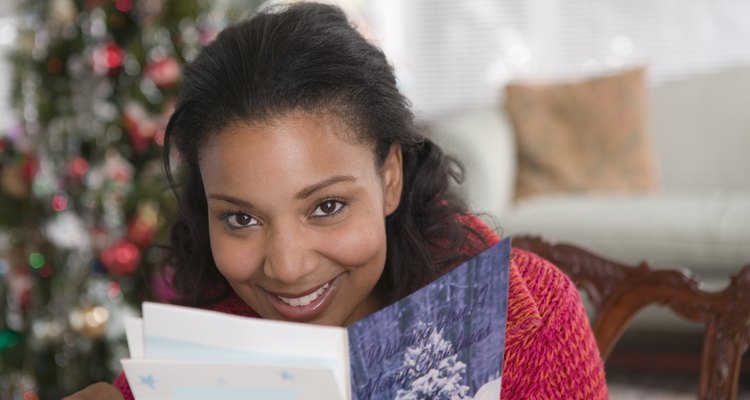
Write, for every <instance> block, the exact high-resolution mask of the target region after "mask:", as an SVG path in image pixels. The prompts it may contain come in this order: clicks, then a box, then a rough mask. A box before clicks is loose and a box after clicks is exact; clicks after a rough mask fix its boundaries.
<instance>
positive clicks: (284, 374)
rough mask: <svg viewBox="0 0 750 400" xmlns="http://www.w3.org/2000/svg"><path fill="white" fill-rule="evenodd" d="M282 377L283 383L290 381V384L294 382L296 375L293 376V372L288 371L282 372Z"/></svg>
mask: <svg viewBox="0 0 750 400" xmlns="http://www.w3.org/2000/svg"><path fill="white" fill-rule="evenodd" d="M280 375H281V380H282V381H289V382H292V381H294V375H292V374H291V372H289V371H287V370H283V371H281V374H280Z"/></svg>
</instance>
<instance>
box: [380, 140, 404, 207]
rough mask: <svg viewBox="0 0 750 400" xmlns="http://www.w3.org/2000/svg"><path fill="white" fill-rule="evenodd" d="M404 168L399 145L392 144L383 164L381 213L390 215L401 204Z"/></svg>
mask: <svg viewBox="0 0 750 400" xmlns="http://www.w3.org/2000/svg"><path fill="white" fill-rule="evenodd" d="M403 175H404V166H403V160H402V156H401V145H400V144H396V143H394V144H392V145H391V148H390V149H389V150H388V156H386V158H385V161H384V162H383V172H382V176H383V200H384V203H383V211H384V212H385V215H386V216H388V215H391V214H392V213H393V212H394V211H396V209H397V208H398V205H399V204H400V202H401V191H402V190H403Z"/></svg>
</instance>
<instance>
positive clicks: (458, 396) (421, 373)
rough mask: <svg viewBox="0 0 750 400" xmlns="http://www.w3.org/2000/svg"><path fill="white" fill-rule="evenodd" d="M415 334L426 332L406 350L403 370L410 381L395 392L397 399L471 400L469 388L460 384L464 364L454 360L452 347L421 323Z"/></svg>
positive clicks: (464, 370) (435, 330) (430, 328)
mask: <svg viewBox="0 0 750 400" xmlns="http://www.w3.org/2000/svg"><path fill="white" fill-rule="evenodd" d="M416 331H417V332H428V333H429V334H426V335H421V334H420V335H418V336H424V339H423V340H421V341H417V342H416V343H415V344H414V345H412V346H410V347H409V348H407V349H406V352H405V353H404V362H403V368H404V369H405V371H406V374H407V376H408V379H407V381H408V382H411V384H410V386H409V387H408V388H406V389H399V390H398V392H397V393H396V399H397V400H464V399H471V396H469V387H468V386H466V385H464V384H463V383H462V382H463V381H464V374H465V373H466V364H464V363H463V362H461V361H460V360H458V356H457V355H456V352H455V350H454V348H453V345H452V344H451V343H450V342H448V341H447V340H445V339H444V338H443V334H442V332H440V331H439V330H437V329H436V328H434V327H432V326H427V325H425V324H423V323H420V324H418V326H417V328H416Z"/></svg>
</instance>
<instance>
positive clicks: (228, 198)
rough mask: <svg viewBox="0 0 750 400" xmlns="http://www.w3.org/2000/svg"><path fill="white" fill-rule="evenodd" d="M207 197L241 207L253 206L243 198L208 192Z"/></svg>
mask: <svg viewBox="0 0 750 400" xmlns="http://www.w3.org/2000/svg"><path fill="white" fill-rule="evenodd" d="M208 198H209V199H216V200H221V201H226V202H227V203H232V204H234V205H237V206H240V207H242V208H253V205H252V204H250V203H249V202H247V201H245V200H241V199H238V198H236V197H232V196H227V195H224V194H213V193H209V195H208Z"/></svg>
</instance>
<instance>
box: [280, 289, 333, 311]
mask: <svg viewBox="0 0 750 400" xmlns="http://www.w3.org/2000/svg"><path fill="white" fill-rule="evenodd" d="M329 286H330V283H326V284H325V285H323V286H321V287H320V288H319V289H318V290H316V291H314V292H312V293H310V294H308V295H307V296H302V297H296V298H293V299H290V298H287V297H281V296H276V297H278V298H279V300H281V301H283V302H284V303H286V304H289V305H290V306H292V307H304V306H306V305H308V304H310V303H312V302H313V301H315V299H317V298H318V297H320V295H321V294H323V292H325V291H326V289H328V287H329Z"/></svg>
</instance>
